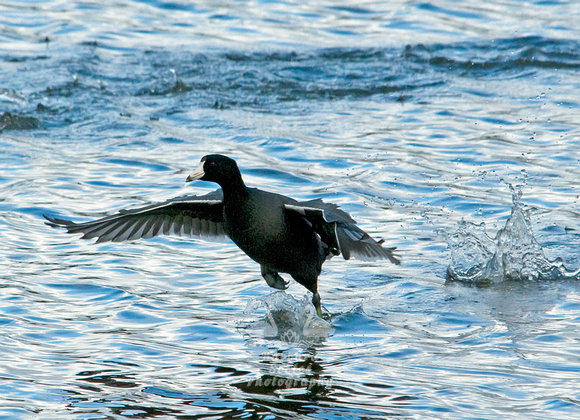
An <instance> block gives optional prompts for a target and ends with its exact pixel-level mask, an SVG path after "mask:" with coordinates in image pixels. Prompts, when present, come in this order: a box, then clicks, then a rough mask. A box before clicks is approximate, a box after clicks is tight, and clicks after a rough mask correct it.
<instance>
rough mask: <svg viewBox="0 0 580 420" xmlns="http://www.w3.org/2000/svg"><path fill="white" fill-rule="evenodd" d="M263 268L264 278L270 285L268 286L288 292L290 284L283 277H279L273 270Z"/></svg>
mask: <svg viewBox="0 0 580 420" xmlns="http://www.w3.org/2000/svg"><path fill="white" fill-rule="evenodd" d="M261 268H262V277H264V280H266V283H268V286H270V287H273V288H274V289H279V290H286V289H287V288H288V282H286V281H284V279H283V278H282V277H280V276H279V275H278V273H276V272H275V271H273V270H270V269H269V268H268V267H265V266H263V265H262V266H261Z"/></svg>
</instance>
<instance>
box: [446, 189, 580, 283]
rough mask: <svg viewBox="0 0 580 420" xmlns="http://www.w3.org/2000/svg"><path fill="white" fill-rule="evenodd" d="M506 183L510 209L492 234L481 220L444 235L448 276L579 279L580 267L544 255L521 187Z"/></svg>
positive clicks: (460, 278) (467, 279)
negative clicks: (579, 268) (503, 220)
mask: <svg viewBox="0 0 580 420" xmlns="http://www.w3.org/2000/svg"><path fill="white" fill-rule="evenodd" d="M509 187H510V190H511V192H512V201H513V207H512V212H511V215H510V217H509V218H508V220H507V221H506V224H505V226H504V227H503V228H502V229H500V230H499V232H498V233H497V235H496V236H495V238H493V239H492V238H491V237H490V236H489V235H488V234H487V232H486V231H485V225H484V224H483V223H482V224H480V225H476V224H474V223H470V222H466V221H461V222H460V224H459V229H458V230H457V231H456V232H455V233H453V234H452V235H447V237H446V240H447V245H448V248H449V250H450V252H451V264H450V265H449V266H448V267H447V277H448V279H449V280H453V281H462V282H467V283H473V284H478V285H486V284H490V283H499V282H502V281H506V280H565V279H578V280H580V270H578V271H570V270H568V269H567V268H566V267H565V266H564V264H563V262H562V260H561V259H559V258H558V259H556V260H554V261H550V260H548V259H547V258H546V256H545V255H544V251H543V249H542V247H541V245H540V244H539V243H538V242H537V241H536V239H535V237H534V234H533V232H532V228H531V222H530V210H529V209H528V208H526V207H525V206H524V205H523V203H522V202H521V197H522V190H521V187H519V186H516V187H513V186H512V185H510V186H509Z"/></svg>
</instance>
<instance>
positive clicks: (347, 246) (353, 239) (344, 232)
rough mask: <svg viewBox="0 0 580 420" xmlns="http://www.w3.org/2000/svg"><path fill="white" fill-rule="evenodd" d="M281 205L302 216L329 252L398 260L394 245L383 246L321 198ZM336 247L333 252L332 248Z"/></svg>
mask: <svg viewBox="0 0 580 420" xmlns="http://www.w3.org/2000/svg"><path fill="white" fill-rule="evenodd" d="M284 207H285V209H286V210H287V211H290V212H294V213H297V214H300V215H301V216H303V217H304V218H305V219H306V220H307V221H308V222H309V223H310V224H311V225H312V226H313V228H314V230H315V231H316V232H317V233H318V234H319V235H320V237H321V239H322V241H323V242H324V243H326V244H327V245H328V247H329V248H330V250H331V252H333V253H335V254H338V253H339V252H340V253H342V256H343V258H344V259H345V260H348V259H350V257H351V255H354V256H356V257H357V258H358V259H361V260H363V261H364V260H378V259H388V260H389V261H391V262H392V263H393V264H397V265H398V264H400V263H401V261H400V260H399V259H398V258H397V257H396V256H395V255H394V251H395V248H384V247H383V246H382V244H383V242H384V241H383V240H382V239H381V240H380V241H378V242H377V241H375V240H374V239H373V238H371V237H370V236H369V235H368V234H367V233H366V232H365V231H364V230H362V229H360V228H359V227H358V226H356V222H355V221H354V220H353V219H352V218H351V217H350V216H349V215H348V213H346V212H344V211H342V210H340V209H339V208H338V206H337V205H336V204H328V203H325V202H323V201H322V200H311V201H305V202H297V203H296V204H286V205H285V206H284ZM333 249H336V252H334V251H333Z"/></svg>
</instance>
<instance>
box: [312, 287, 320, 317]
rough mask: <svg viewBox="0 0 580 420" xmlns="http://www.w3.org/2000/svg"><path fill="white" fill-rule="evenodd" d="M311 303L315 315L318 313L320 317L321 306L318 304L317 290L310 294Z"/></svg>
mask: <svg viewBox="0 0 580 420" xmlns="http://www.w3.org/2000/svg"><path fill="white" fill-rule="evenodd" d="M312 303H313V304H314V307H315V308H316V315H318V317H319V318H322V307H321V305H320V295H319V294H318V292H314V294H313V295H312Z"/></svg>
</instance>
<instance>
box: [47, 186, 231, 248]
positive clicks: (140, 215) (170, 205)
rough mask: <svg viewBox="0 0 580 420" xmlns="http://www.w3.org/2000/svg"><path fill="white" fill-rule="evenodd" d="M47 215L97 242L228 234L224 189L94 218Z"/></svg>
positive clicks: (57, 224) (56, 223) (53, 222)
mask: <svg viewBox="0 0 580 420" xmlns="http://www.w3.org/2000/svg"><path fill="white" fill-rule="evenodd" d="M44 217H45V218H46V219H47V220H48V222H46V224H47V225H49V226H52V227H62V228H65V229H67V231H68V233H82V234H83V236H82V239H90V238H97V242H105V241H113V242H121V241H132V240H136V239H139V238H152V237H153V236H156V235H161V234H163V235H168V234H174V235H191V236H225V232H224V229H223V193H222V190H221V189H219V190H216V191H213V192H211V193H209V194H206V195H203V196H195V195H191V196H183V197H177V198H173V199H171V200H167V201H166V202H164V203H159V204H152V205H150V206H146V207H142V208H138V209H133V210H121V211H119V213H117V214H115V215H113V216H108V217H104V218H102V219H98V220H93V221H91V222H84V223H75V222H72V221H70V220H63V219H57V218H52V217H48V216H46V215H45V216H44Z"/></svg>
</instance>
